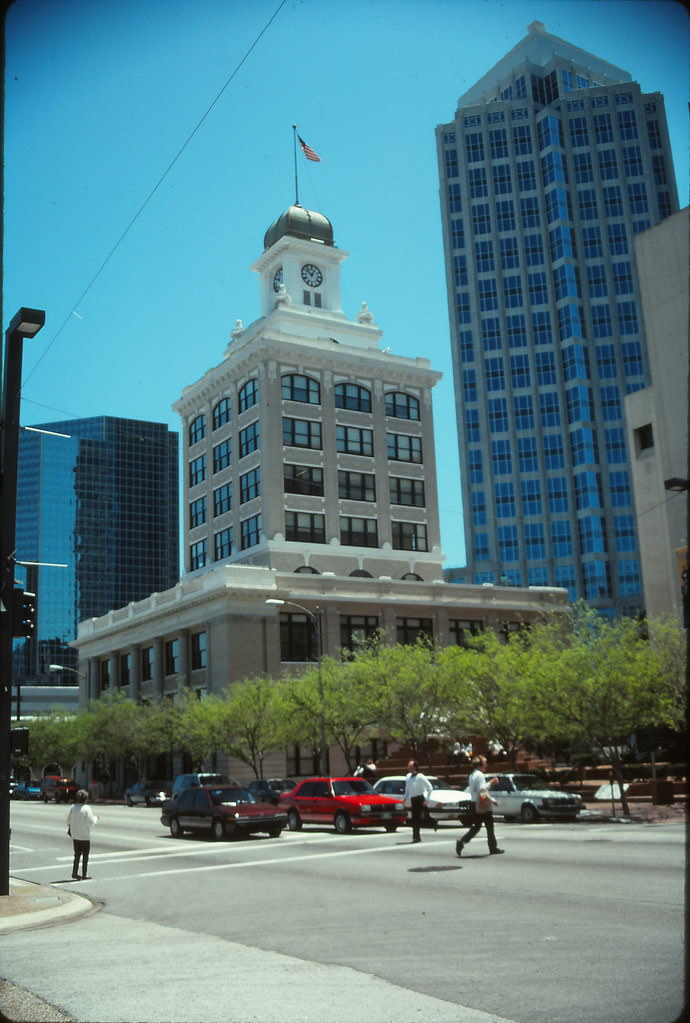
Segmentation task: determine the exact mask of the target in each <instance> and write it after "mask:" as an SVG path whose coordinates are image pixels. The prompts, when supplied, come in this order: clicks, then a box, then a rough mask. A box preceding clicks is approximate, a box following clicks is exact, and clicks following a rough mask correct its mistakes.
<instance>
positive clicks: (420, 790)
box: [403, 760, 434, 842]
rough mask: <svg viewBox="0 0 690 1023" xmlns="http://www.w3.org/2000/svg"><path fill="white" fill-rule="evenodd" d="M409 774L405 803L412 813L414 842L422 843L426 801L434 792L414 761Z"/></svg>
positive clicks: (409, 767)
mask: <svg viewBox="0 0 690 1023" xmlns="http://www.w3.org/2000/svg"><path fill="white" fill-rule="evenodd" d="M407 770H408V774H407V776H406V777H405V795H404V796H403V801H404V803H405V806H409V807H410V809H411V811H412V841H413V842H421V840H422V839H421V836H420V834H419V829H420V826H421V823H422V817H423V816H424V800H425V799H426V797H427V796H430V795H431V793H432V792H433V791H434V790H433V788H432V786H431V782H430V781H429V779H428V778H427V777H425V775H423V774H422V773H421V771H419V770H418V769H417V764H416V762H415V761H414V760H410V762H409V764H408V765H407Z"/></svg>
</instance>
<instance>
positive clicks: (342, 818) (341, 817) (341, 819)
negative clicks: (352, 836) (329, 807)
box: [333, 813, 352, 835]
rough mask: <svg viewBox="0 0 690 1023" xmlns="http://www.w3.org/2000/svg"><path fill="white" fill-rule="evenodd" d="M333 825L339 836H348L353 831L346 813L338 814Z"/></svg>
mask: <svg viewBox="0 0 690 1023" xmlns="http://www.w3.org/2000/svg"><path fill="white" fill-rule="evenodd" d="M333 823H334V825H335V830H336V831H337V832H338V834H339V835H347V833H348V832H349V831H352V824H351V823H350V818H349V817H348V815H347V814H346V813H337V814H336V815H335V820H334V821H333Z"/></svg>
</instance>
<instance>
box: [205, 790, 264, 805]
mask: <svg viewBox="0 0 690 1023" xmlns="http://www.w3.org/2000/svg"><path fill="white" fill-rule="evenodd" d="M211 802H212V803H213V805H214V806H222V805H223V804H225V803H255V802H256V797H255V796H254V795H252V793H251V792H250V791H249V790H248V789H213V790H212V792H211Z"/></svg>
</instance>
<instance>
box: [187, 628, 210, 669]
mask: <svg viewBox="0 0 690 1023" xmlns="http://www.w3.org/2000/svg"><path fill="white" fill-rule="evenodd" d="M190 645H191V658H190V660H191V663H192V671H198V670H199V668H205V667H206V663H207V657H206V652H207V642H206V633H205V632H193V633H192V635H191V642H190Z"/></svg>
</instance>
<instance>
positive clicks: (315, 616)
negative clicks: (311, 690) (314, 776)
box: [264, 597, 328, 775]
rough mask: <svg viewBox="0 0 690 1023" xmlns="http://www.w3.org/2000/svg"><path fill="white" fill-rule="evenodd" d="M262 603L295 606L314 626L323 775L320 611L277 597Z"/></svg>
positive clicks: (321, 768)
mask: <svg viewBox="0 0 690 1023" xmlns="http://www.w3.org/2000/svg"><path fill="white" fill-rule="evenodd" d="M264 603H266V604H268V605H269V606H271V607H283V606H284V605H285V604H290V605H291V606H292V607H297V608H299V610H300V611H303V612H304V614H305V615H306V616H307V618H309V620H310V621H311V623H312V625H313V626H314V636H315V639H316V664H317V670H318V680H319V774H321V775H325V774H326V772H327V770H328V768H327V765H326V719H325V716H324V694H323V672H322V667H321V661H322V659H323V648H322V643H321V611H320V610H319V608H318V607H317V608H316V610H315V611H310V610H309V608H308V607H303V606H302V604H298V603H297V601H296V600H281V599H280V598H279V597H269V598H268V599H267V600H266V601H264Z"/></svg>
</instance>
